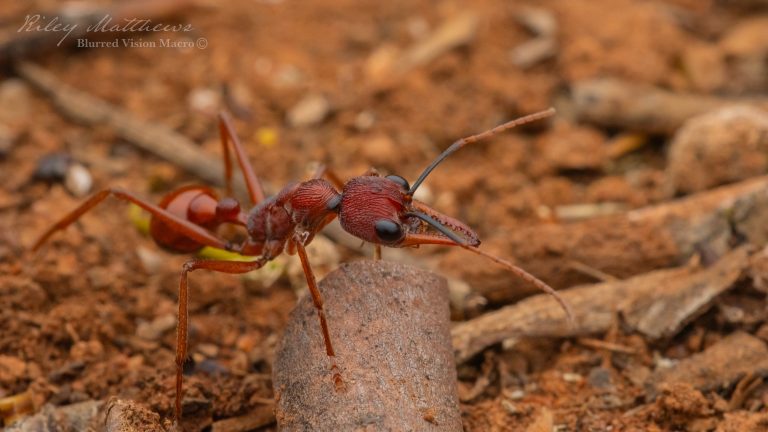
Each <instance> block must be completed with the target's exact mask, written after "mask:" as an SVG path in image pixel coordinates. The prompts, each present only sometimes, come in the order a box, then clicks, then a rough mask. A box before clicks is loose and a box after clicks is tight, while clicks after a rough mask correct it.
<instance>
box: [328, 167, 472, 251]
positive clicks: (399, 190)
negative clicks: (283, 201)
mask: <svg viewBox="0 0 768 432" xmlns="http://www.w3.org/2000/svg"><path fill="white" fill-rule="evenodd" d="M336 211H338V213H339V222H340V223H341V226H342V227H343V228H344V230H346V231H347V232H349V233H350V234H352V235H354V236H356V237H358V238H361V239H363V240H365V241H367V242H370V243H377V244H382V245H385V246H390V247H402V246H415V245H418V244H427V243H438V244H440V243H443V244H454V243H455V242H457V241H458V242H460V243H466V244H470V245H472V246H477V245H478V244H480V241H479V240H478V237H477V234H476V233H475V232H474V231H472V229H471V228H469V227H468V226H467V225H465V224H464V223H462V222H460V221H458V220H456V219H454V218H451V217H449V216H446V215H443V214H441V213H438V212H437V211H436V210H434V209H432V208H430V207H428V206H427V205H426V204H424V203H421V202H419V201H417V200H414V199H413V197H412V193H411V188H410V185H409V184H408V181H407V180H405V179H404V178H402V177H400V176H397V175H389V176H386V177H380V176H378V175H364V176H360V177H355V178H352V179H350V180H349V181H348V182H347V183H346V184H345V185H344V191H343V192H342V194H341V200H340V201H339V203H338V206H337V208H336ZM430 227H431V228H430ZM457 233H460V234H461V236H458V235H457ZM461 237H464V238H461Z"/></svg>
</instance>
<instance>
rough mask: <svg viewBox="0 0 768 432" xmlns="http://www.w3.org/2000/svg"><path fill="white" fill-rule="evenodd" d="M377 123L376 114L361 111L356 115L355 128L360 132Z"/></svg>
mask: <svg viewBox="0 0 768 432" xmlns="http://www.w3.org/2000/svg"><path fill="white" fill-rule="evenodd" d="M374 123H376V116H375V115H373V113H372V112H370V111H361V112H360V113H358V114H357V115H356V116H355V128H356V129H357V130H359V131H360V132H365V131H367V130H368V129H370V128H371V127H373V124H374Z"/></svg>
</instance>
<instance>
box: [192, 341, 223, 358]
mask: <svg viewBox="0 0 768 432" xmlns="http://www.w3.org/2000/svg"><path fill="white" fill-rule="evenodd" d="M197 351H198V352H199V353H200V354H202V355H204V356H206V357H208V358H213V357H216V356H217V355H218V354H219V347H218V346H216V345H214V344H209V343H201V344H199V345H198V346H197Z"/></svg>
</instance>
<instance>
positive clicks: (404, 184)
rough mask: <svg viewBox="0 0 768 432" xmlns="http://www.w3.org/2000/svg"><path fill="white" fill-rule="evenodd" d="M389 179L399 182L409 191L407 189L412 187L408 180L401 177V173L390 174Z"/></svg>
mask: <svg viewBox="0 0 768 432" xmlns="http://www.w3.org/2000/svg"><path fill="white" fill-rule="evenodd" d="M387 179H388V180H391V181H393V182H395V183H397V184H398V185H400V187H401V188H403V190H406V191H407V190H409V189H410V188H411V185H409V184H408V180H406V179H404V178H402V177H400V176H399V175H394V174H393V175H388V176H387Z"/></svg>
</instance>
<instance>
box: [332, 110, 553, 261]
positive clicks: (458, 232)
mask: <svg viewBox="0 0 768 432" xmlns="http://www.w3.org/2000/svg"><path fill="white" fill-rule="evenodd" d="M552 114H554V109H552V108H550V109H549V110H546V111H541V112H538V113H535V114H531V115H528V116H525V117H520V118H518V119H515V120H512V121H510V122H507V123H504V124H502V125H500V126H497V127H495V128H493V129H490V130H487V131H485V132H482V133H480V134H477V135H473V136H470V137H467V138H462V139H460V140H458V141H456V142H454V143H453V144H452V145H451V146H450V147H448V148H447V149H446V150H445V151H444V152H443V153H441V154H440V155H439V156H438V157H437V158H436V159H435V160H434V161H432V163H431V164H429V166H427V168H426V169H425V170H424V171H423V172H422V173H421V175H420V176H419V178H418V179H417V180H416V182H415V183H414V184H413V186H411V185H409V184H408V181H407V180H405V179H404V178H402V177H400V176H397V175H390V176H387V177H380V176H379V175H378V174H369V175H363V176H360V177H355V178H353V179H351V180H349V181H348V182H347V183H346V184H345V185H344V191H343V192H342V194H341V199H339V200H337V201H336V202H334V204H333V208H332V209H331V208H329V209H331V210H333V211H335V212H337V213H338V214H339V222H340V223H341V226H342V227H343V228H344V229H345V230H346V231H347V232H349V233H350V234H352V235H354V236H356V237H359V238H361V239H363V240H365V241H367V242H371V243H377V244H382V245H385V246H390V247H403V246H416V245H420V244H444V245H454V246H456V245H459V246H462V247H465V248H466V247H474V246H477V245H479V244H480V240H479V239H478V236H477V234H476V233H475V232H474V231H473V230H472V229H471V228H469V227H468V226H467V225H466V224H464V223H463V222H461V221H459V220H457V219H454V218H452V217H450V216H447V215H444V214H442V213H439V212H437V211H436V210H434V209H432V208H430V207H429V206H427V205H426V204H424V203H421V202H419V201H417V200H414V199H413V194H414V193H415V192H416V190H417V189H418V188H419V186H420V185H421V184H422V183H423V182H424V180H425V179H426V178H427V176H428V175H429V174H430V173H431V172H432V171H433V170H434V169H435V168H436V167H437V166H438V165H439V164H440V163H441V162H442V161H443V160H445V158H447V157H448V156H450V155H451V154H453V153H454V152H456V151H457V150H459V149H460V148H462V147H464V146H466V145H467V144H471V143H475V142H477V141H480V140H482V139H485V138H489V137H491V136H493V135H496V134H497V133H499V132H502V131H505V130H507V129H510V128H513V127H515V126H518V125H521V124H525V123H529V122H532V121H534V120H538V119H541V118H545V117H549V116H551V115H552Z"/></svg>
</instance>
